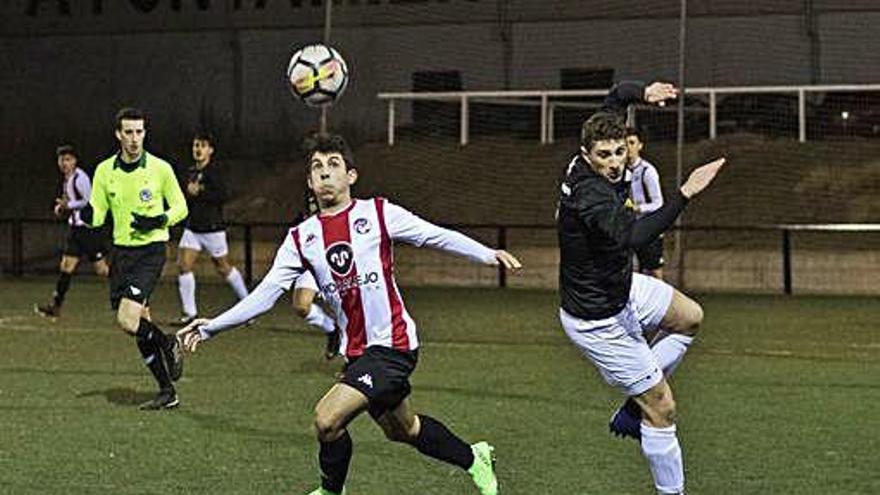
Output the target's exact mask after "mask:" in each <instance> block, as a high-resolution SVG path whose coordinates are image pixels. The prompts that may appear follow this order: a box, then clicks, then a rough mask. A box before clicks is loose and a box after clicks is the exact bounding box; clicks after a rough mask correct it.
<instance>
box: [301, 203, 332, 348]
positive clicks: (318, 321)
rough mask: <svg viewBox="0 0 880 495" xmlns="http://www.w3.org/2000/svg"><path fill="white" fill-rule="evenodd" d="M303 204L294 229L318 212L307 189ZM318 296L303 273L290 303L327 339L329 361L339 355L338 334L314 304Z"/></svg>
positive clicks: (311, 280)
mask: <svg viewBox="0 0 880 495" xmlns="http://www.w3.org/2000/svg"><path fill="white" fill-rule="evenodd" d="M304 203H305V208H304V209H303V211H302V212H301V213H300V214H299V215H297V218H296V219H295V220H294V222H293V225H292V226H294V227H295V226H296V225H299V224H300V223H302V222H304V221H306V220H307V219H308V218H309V217H310V216H312V215H314V214H315V213H317V212H318V201H317V200H316V199H315V195H314V194H312V193H311V191H309V190H308V188H306V194H305V198H304ZM320 294H321V292H320V289H319V288H318V283H317V282H315V277H313V276H312V274H311V273H309V272H305V273H303V274H302V275H301V276H300V277H299V278H298V279H296V283H294V285H293V295H292V296H291V302H292V303H293V312H294V313H296V315H297V316H299V317H300V318H302V319H303V320H305V322H306V323H307V324H309V325H311V326H313V327H315V328H318V329H319V330H321V331H322V332H324V335H325V336H326V338H327V342H326V344H325V345H324V358H325V359H327V360H330V359H333V358H334V357H336V356H337V355H338V354H339V338H340V336H339V334H340V332H339V329H338V328H337V327H336V320H335V319H333V318H332V317H331V316H330V315H328V314H327V311H325V309H324V308H323V307H322V306H321V304H317V303H316V301H318V299H319V297H320Z"/></svg>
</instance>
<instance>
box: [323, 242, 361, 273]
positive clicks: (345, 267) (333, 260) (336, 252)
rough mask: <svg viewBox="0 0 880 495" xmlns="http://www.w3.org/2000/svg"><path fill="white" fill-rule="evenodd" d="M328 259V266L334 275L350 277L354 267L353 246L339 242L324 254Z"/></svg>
mask: <svg viewBox="0 0 880 495" xmlns="http://www.w3.org/2000/svg"><path fill="white" fill-rule="evenodd" d="M324 255H325V257H326V258H327V264H328V265H330V269H331V270H333V273H335V274H337V275H341V276H345V275H348V273H349V272H351V269H352V268H353V267H354V251H353V250H352V249H351V244H349V243H347V242H337V243H334V244H332V245H331V246H330V247H328V248H327V251H326V252H325V253H324Z"/></svg>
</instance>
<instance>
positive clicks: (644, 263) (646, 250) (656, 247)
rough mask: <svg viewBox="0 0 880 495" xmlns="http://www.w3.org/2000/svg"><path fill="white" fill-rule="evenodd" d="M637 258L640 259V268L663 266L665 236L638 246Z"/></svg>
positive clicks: (642, 269) (649, 268)
mask: <svg viewBox="0 0 880 495" xmlns="http://www.w3.org/2000/svg"><path fill="white" fill-rule="evenodd" d="M636 259H638V260H639V270H640V271H644V270H657V269H658V268H663V265H664V264H665V260H664V259H663V236H662V235H661V236H660V237H658V238H657V239H654V240H653V241H651V242H649V243H648V244H645V245H644V246H641V247H639V248H636Z"/></svg>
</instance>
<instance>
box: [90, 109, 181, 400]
mask: <svg viewBox="0 0 880 495" xmlns="http://www.w3.org/2000/svg"><path fill="white" fill-rule="evenodd" d="M145 137H146V116H145V115H144V113H143V112H141V111H140V110H138V109H135V108H123V109H122V110H120V111H119V112H118V113H117V114H116V139H118V140H119V148H120V149H119V152H118V153H116V154H115V155H113V156H111V157H109V158H107V159H106V160H104V161H102V162H101V163H100V164H98V167H97V169H96V170H95V177H94V181H93V184H92V194H91V196H90V198H89V206H88V207H86V208H85V209H84V211H83V214H82V218H83V221H84V222H85V223H86V224H87V225H90V226H91V227H100V226H101V225H103V224H104V222H105V220H106V219H107V213H108V212H109V213H111V214H112V215H113V263H112V264H111V268H110V306H111V307H112V308H113V309H115V310H117V313H116V321H117V322H118V323H119V326H120V327H121V328H122V330H124V331H125V332H127V333H129V334H131V335H133V336H134V337H135V340H136V342H137V346H138V350H139V351H140V353H141V356H143V358H144V363H145V364H146V365H147V368H149V369H150V372H151V373H152V374H153V377H155V379H156V382H158V384H159V393H158V395H157V396H156V397H155V398H154V399H152V400H150V401H148V402H145V403H144V404H142V405H141V406H140V408H141V409H170V408H173V407H175V406H177V405H178V404H179V401H178V399H177V393H176V392H175V390H174V385H173V384H172V382H173V381H176V380H177V379H178V378H180V375H181V373H182V372H183V355H182V353H181V352H180V349H179V346H178V344H177V340H176V339H175V338H174V337H173V336H167V335H165V334H164V333H163V332H162V331H161V330H160V329H159V328H158V327H157V326H156V325H155V324H154V323H153V322H152V321H151V319H150V308H149V298H150V294H151V293H152V292H153V288H154V287H155V285H156V282H157V281H158V280H159V276H160V275H161V274H162V267H163V266H164V264H165V243H166V242H167V241H168V239H169V235H168V227H169V226H171V225H174V224H175V223H177V222H179V221H181V220H183V219H184V218H185V217H186V215H187V207H186V200H185V199H184V197H183V192H182V191H181V190H180V185H179V184H178V183H177V178H176V177H175V175H174V170H173V169H172V167H171V165H169V164H168V162H166V161H165V160H162V159H161V158H158V157H156V156H154V155H151V154H150V153H147V152H146V151H145V150H144V138H145ZM166 203H167V205H168V206H169V209H168V210H165V204H166Z"/></svg>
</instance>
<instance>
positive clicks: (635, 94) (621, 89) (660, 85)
mask: <svg viewBox="0 0 880 495" xmlns="http://www.w3.org/2000/svg"><path fill="white" fill-rule="evenodd" d="M678 93H679V91H678V88H676V87H675V86H673V85H672V84H670V83H665V82H652V83H650V84H648V85H645V84H644V83H642V82H641V81H620V82H618V83H617V84H615V85H614V86H612V87H611V90H610V91H609V92H608V96H606V97H605V101H604V102H603V107H604V108H603V110H606V111H611V112H618V113H622V112H625V111H626V108H627V107H628V106H629V105H633V104H636V103H650V104H653V105H658V106H661V107H662V106H664V105H665V104H666V102H667V101H668V100H673V99H675V98H677V97H678Z"/></svg>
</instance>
